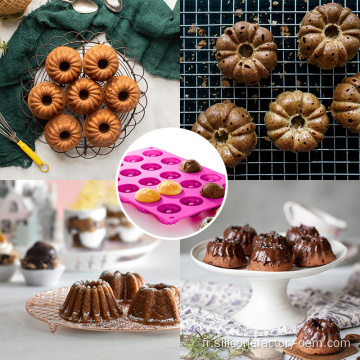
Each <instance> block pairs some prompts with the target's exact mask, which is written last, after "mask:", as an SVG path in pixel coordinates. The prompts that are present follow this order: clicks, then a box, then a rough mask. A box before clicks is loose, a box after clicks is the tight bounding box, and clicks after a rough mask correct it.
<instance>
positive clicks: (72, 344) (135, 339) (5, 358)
mask: <svg viewBox="0 0 360 360" xmlns="http://www.w3.org/2000/svg"><path fill="white" fill-rule="evenodd" d="M179 251H180V249H179V241H162V242H161V244H160V245H159V247H158V248H156V249H155V250H154V251H153V252H152V253H151V254H150V255H149V256H148V257H146V258H145V259H144V261H143V262H142V263H140V264H139V265H138V266H136V268H133V269H128V268H122V267H121V266H119V267H118V269H119V270H121V271H129V270H131V271H136V272H139V273H140V274H142V275H143V276H144V277H145V279H146V281H147V282H149V283H158V282H165V283H168V284H173V285H179V282H180V280H179V279H180V274H179V269H180V261H179ZM112 270H115V269H112ZM99 275H100V272H99V271H96V272H90V271H89V272H65V273H64V275H63V276H62V278H61V280H60V282H59V284H57V285H56V286H53V287H51V288H53V289H56V288H60V287H63V286H71V285H72V284H73V283H74V282H75V281H76V280H86V279H97V278H98V277H99ZM46 290H49V289H48V288H39V287H29V286H26V285H25V282H24V279H23V277H22V275H21V274H20V273H17V274H16V275H15V277H14V278H13V279H12V281H11V282H9V283H0V359H1V360H20V359H26V360H43V359H51V360H65V359H66V360H80V359H87V360H95V359H96V360H103V359H110V358H113V359H126V360H133V359H134V360H135V359H157V360H161V359H163V360H176V359H178V358H179V331H178V330H170V331H154V332H138V333H136V332H129V333H119V332H92V331H82V330H75V329H68V328H62V327H58V328H57V331H56V333H51V332H50V331H49V327H48V325H47V324H46V323H44V322H41V321H39V320H36V319H34V318H33V317H31V316H30V315H29V314H28V313H27V312H26V310H25V304H26V301H27V300H28V299H30V298H31V297H32V296H34V295H36V294H37V293H39V292H43V291H46ZM110 354H111V355H110Z"/></svg>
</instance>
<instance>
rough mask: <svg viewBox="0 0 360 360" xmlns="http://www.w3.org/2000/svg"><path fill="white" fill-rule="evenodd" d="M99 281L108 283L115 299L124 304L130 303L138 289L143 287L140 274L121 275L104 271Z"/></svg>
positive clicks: (143, 282) (142, 279)
mask: <svg viewBox="0 0 360 360" xmlns="http://www.w3.org/2000/svg"><path fill="white" fill-rule="evenodd" d="M100 279H101V280H104V281H106V282H108V283H109V285H110V286H111V288H112V290H113V293H114V296H115V299H116V300H117V301H120V302H124V303H130V302H131V301H132V300H133V299H134V297H135V294H136V293H137V291H138V290H139V289H140V287H141V286H142V285H145V280H144V278H143V277H142V276H141V275H140V274H137V273H132V272H127V273H126V274H122V273H121V272H120V271H115V272H114V273H112V272H110V271H107V270H106V271H104V272H103V273H102V274H101V275H100Z"/></svg>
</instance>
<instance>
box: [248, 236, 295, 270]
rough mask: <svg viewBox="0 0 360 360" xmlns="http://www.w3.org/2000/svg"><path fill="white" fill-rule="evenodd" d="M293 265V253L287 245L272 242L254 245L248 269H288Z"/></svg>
mask: <svg viewBox="0 0 360 360" xmlns="http://www.w3.org/2000/svg"><path fill="white" fill-rule="evenodd" d="M292 267H293V261H292V254H291V252H290V251H289V249H288V248H287V247H286V246H282V245H280V244H272V243H270V242H267V243H265V244H264V243H262V244H259V245H257V246H253V251H252V253H251V257H250V264H249V266H248V267H247V269H248V270H253V271H288V270H291V269H292Z"/></svg>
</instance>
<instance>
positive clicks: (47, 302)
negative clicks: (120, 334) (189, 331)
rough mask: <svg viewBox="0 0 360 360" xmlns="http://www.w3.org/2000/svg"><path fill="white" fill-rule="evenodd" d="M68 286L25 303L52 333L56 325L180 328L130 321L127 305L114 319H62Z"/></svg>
mask: <svg viewBox="0 0 360 360" xmlns="http://www.w3.org/2000/svg"><path fill="white" fill-rule="evenodd" d="M69 290H70V288H69V287H64V288H60V289H57V290H49V291H45V292H43V293H40V294H37V295H35V296H34V297H32V298H31V299H30V300H28V302H27V303H26V310H27V312H28V313H29V314H30V315H31V316H33V317H34V318H35V319H38V320H40V321H43V322H46V323H47V324H48V325H49V329H50V331H51V332H52V333H54V332H56V329H57V327H58V326H61V327H66V328H72V329H79V330H91V331H125V332H129V331H158V330H176V329H179V328H180V325H179V324H175V325H165V324H164V325H147V324H141V323H138V322H135V321H131V320H130V319H129V318H128V317H127V313H128V310H129V307H128V305H126V306H124V307H123V311H124V314H123V315H122V316H121V317H120V318H119V319H116V320H111V321H106V322H100V323H95V322H88V323H75V322H71V321H67V320H64V319H62V318H61V317H60V315H59V309H60V306H61V305H62V304H63V303H64V301H65V299H66V296H67V294H68V292H69Z"/></svg>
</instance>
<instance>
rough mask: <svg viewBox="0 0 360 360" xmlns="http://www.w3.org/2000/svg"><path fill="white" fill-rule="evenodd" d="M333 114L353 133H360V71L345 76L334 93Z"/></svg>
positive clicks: (338, 121) (339, 122)
mask: <svg viewBox="0 0 360 360" xmlns="http://www.w3.org/2000/svg"><path fill="white" fill-rule="evenodd" d="M331 116H332V117H333V118H334V119H335V120H336V121H337V123H338V124H340V125H341V126H343V127H344V128H347V129H348V130H349V131H351V132H353V133H357V134H358V133H360V73H358V74H356V75H354V76H351V77H347V78H345V79H344V80H343V81H342V83H340V84H339V85H338V86H337V87H336V89H335V91H334V95H333V102H332V104H331Z"/></svg>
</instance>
